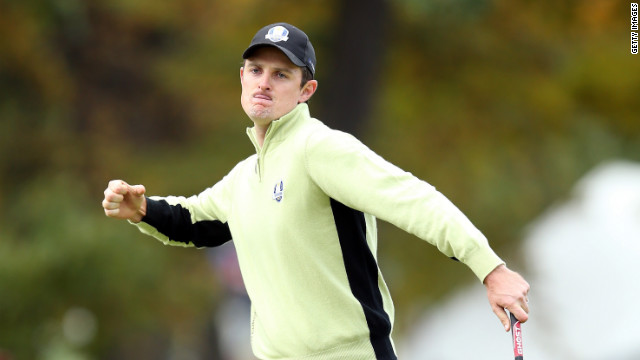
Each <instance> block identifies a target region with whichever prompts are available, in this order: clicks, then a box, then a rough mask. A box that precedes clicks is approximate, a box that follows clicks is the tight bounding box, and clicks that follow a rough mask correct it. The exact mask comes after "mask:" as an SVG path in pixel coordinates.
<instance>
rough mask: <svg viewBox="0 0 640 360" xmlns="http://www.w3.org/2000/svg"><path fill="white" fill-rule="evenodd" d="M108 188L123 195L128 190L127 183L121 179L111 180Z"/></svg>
mask: <svg viewBox="0 0 640 360" xmlns="http://www.w3.org/2000/svg"><path fill="white" fill-rule="evenodd" d="M108 188H109V189H111V191H113V192H114V193H116V194H121V195H125V194H126V193H127V191H128V190H129V184H127V183H126V182H124V181H122V180H111V181H109V187H108Z"/></svg>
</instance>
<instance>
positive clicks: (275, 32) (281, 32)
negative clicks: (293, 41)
mask: <svg viewBox="0 0 640 360" xmlns="http://www.w3.org/2000/svg"><path fill="white" fill-rule="evenodd" d="M264 38H265V39H269V40H271V41H273V42H279V41H287V40H289V30H287V28H285V27H284V26H280V25H278V26H274V27H272V28H271V29H269V32H268V33H267V35H265V36H264Z"/></svg>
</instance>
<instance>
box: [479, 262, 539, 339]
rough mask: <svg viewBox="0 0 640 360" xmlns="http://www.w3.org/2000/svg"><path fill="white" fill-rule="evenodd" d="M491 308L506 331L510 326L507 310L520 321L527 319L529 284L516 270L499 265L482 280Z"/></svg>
mask: <svg viewBox="0 0 640 360" xmlns="http://www.w3.org/2000/svg"><path fill="white" fill-rule="evenodd" d="M483 283H484V285H485V287H486V288H487V297H488V298H489V304H491V309H492V310H493V312H494V313H495V314H496V315H497V316H498V319H500V322H501V323H502V325H503V326H504V329H505V330H506V331H509V329H510V328H511V325H510V322H509V316H508V315H507V313H506V311H505V310H509V311H510V312H511V313H512V314H513V315H514V316H515V317H516V318H517V319H518V320H520V322H522V323H524V322H525V321H527V320H528V319H529V304H528V303H529V299H528V298H527V295H528V293H529V284H528V283H527V282H526V281H525V280H524V278H523V277H522V276H520V274H518V273H517V272H514V271H511V270H509V269H508V268H507V267H506V266H504V265H500V266H498V267H496V268H495V269H493V271H491V272H490V273H489V275H487V277H485V279H484V281H483Z"/></svg>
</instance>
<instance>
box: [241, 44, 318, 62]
mask: <svg viewBox="0 0 640 360" xmlns="http://www.w3.org/2000/svg"><path fill="white" fill-rule="evenodd" d="M265 46H273V47H275V48H278V49H279V50H280V51H282V52H283V53H284V54H285V55H287V57H288V58H289V60H291V62H292V63H294V64H295V65H298V66H307V64H305V63H304V61H302V60H301V59H298V57H296V56H295V55H293V53H292V52H291V51H289V50H288V49H285V48H283V47H282V46H278V45H277V44H273V43H259V44H253V45H251V46H249V47H248V48H247V50H245V51H244V53H242V58H243V59H247V58H249V57H250V56H251V53H253V52H254V51H255V50H256V49H258V48H261V47H265Z"/></svg>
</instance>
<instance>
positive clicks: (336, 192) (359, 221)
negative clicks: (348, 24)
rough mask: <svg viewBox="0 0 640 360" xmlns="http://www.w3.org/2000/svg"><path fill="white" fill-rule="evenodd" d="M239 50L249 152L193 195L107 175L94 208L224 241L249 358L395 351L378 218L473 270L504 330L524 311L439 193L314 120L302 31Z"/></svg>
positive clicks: (158, 230) (267, 32) (162, 229)
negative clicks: (232, 253)
mask: <svg viewBox="0 0 640 360" xmlns="http://www.w3.org/2000/svg"><path fill="white" fill-rule="evenodd" d="M243 58H244V59H245V61H244V64H243V67H242V68H240V82H241V85H242V95H241V103H242V107H243V109H244V111H245V112H246V114H247V115H248V116H249V118H250V119H251V121H252V122H253V125H254V126H253V127H252V128H249V129H247V134H248V136H249V138H250V139H251V141H252V142H253V144H254V146H255V148H256V154H254V155H252V156H250V157H249V158H247V159H245V160H243V161H241V162H240V163H238V164H237V165H236V166H235V167H234V168H233V169H232V170H231V172H230V173H229V174H228V175H227V176H225V177H224V178H223V179H222V180H220V181H219V182H218V183H216V184H215V185H213V186H212V187H211V188H208V189H206V190H204V191H203V192H202V193H200V194H199V195H195V196H192V197H189V198H185V197H174V196H169V197H145V196H144V194H145V188H144V186H142V185H135V186H132V185H129V184H127V183H126V182H124V181H121V180H113V181H111V182H110V183H109V186H108V188H107V189H106V190H105V198H104V201H103V203H102V204H103V207H104V211H105V213H106V215H107V216H110V217H114V218H119V219H127V220H129V221H130V222H132V223H134V224H136V226H138V227H139V228H140V230H141V231H142V232H144V233H146V234H149V235H152V236H154V237H156V238H158V239H159V240H161V241H162V242H164V243H165V244H172V245H183V246H196V247H206V246H217V245H220V244H222V243H224V242H226V241H228V240H230V239H233V240H234V243H235V246H236V249H237V253H238V260H239V263H240V268H241V271H242V275H243V279H244V281H245V284H246V287H247V291H248V294H249V296H250V298H251V303H252V305H251V307H252V309H251V312H252V316H251V337H252V348H253V351H254V353H255V355H256V356H257V357H258V358H261V359H302V358H304V359H338V358H340V359H396V354H395V349H394V345H393V342H392V340H391V330H392V324H393V318H394V309H393V304H392V302H391V298H390V296H389V291H388V289H387V286H386V284H385V282H384V279H383V277H382V274H381V272H380V269H379V267H378V264H377V254H376V246H377V238H376V217H377V218H380V219H383V220H386V221H388V222H390V223H392V224H394V225H396V226H398V227H400V228H401V229H404V230H406V231H408V232H410V233H412V234H414V235H416V236H418V237H420V238H422V239H424V240H426V241H428V242H430V243H432V244H434V245H435V246H437V247H438V249H439V250H440V251H441V252H443V253H444V254H445V255H447V256H450V257H452V258H456V259H458V260H460V261H461V262H463V263H464V264H466V265H467V266H469V267H470V268H471V270H472V271H473V272H474V273H475V275H476V276H477V277H478V278H479V279H480V280H481V281H482V282H483V283H484V285H485V286H486V288H487V295H488V298H489V302H490V304H491V307H492V308H493V311H494V312H495V313H496V314H497V316H498V317H499V318H500V321H501V322H502V323H503V325H504V327H505V330H508V329H509V320H508V317H507V314H506V313H505V308H506V309H508V310H509V311H511V312H512V313H514V314H515V316H516V317H517V318H518V319H520V320H521V321H522V322H524V321H526V320H527V318H528V315H527V313H528V311H529V309H528V305H527V293H528V291H529V285H528V284H527V283H526V281H525V280H524V279H523V278H522V277H521V276H520V275H518V274H517V273H515V272H513V271H511V270H509V269H507V268H506V267H505V265H504V262H503V261H502V260H501V259H500V258H499V257H498V256H497V255H496V254H495V253H494V252H493V251H492V250H491V248H490V247H489V245H488V242H487V240H486V238H485V237H484V236H483V235H482V234H481V233H480V231H478V230H477V229H476V228H475V227H474V226H473V225H472V224H471V222H469V220H468V219H467V218H466V217H465V216H464V215H463V214H462V213H461V212H460V211H459V210H458V209H457V208H456V207H455V206H454V205H453V204H452V203H451V202H450V201H449V200H447V199H446V198H445V197H444V196H443V195H442V194H440V193H439V192H438V191H436V190H435V188H433V187H432V186H431V185H429V184H427V183H426V182H423V181H421V180H419V179H417V178H415V177H414V176H413V175H411V174H410V173H408V172H405V171H403V170H401V169H399V168H397V167H395V166H394V165H392V164H390V163H388V162H387V161H385V160H383V159H382V158H381V157H379V156H378V155H376V154H375V153H374V152H372V151H371V150H369V149H368V148H367V147H366V146H364V145H363V144H362V143H361V142H359V141H358V140H357V139H355V138H354V137H352V136H350V135H348V134H345V133H342V132H339V131H335V130H332V129H329V128H328V127H326V126H325V125H324V124H322V123H321V122H320V121H318V120H316V119H313V118H311V116H310V114H309V108H308V106H307V104H306V101H307V100H309V99H310V98H311V96H312V95H313V94H314V93H315V91H316V89H317V87H318V82H317V81H316V80H315V79H314V76H315V70H316V58H315V53H314V50H313V47H312V45H311V43H310V42H309V39H308V38H307V36H306V34H304V33H303V32H302V31H301V30H299V29H297V28H296V27H294V26H291V25H289V24H286V23H278V24H272V25H268V26H266V27H264V28H262V29H260V30H259V31H258V33H257V34H256V35H255V37H254V38H253V40H252V42H251V44H250V46H249V47H248V48H247V50H246V51H245V52H244V54H243Z"/></svg>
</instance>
